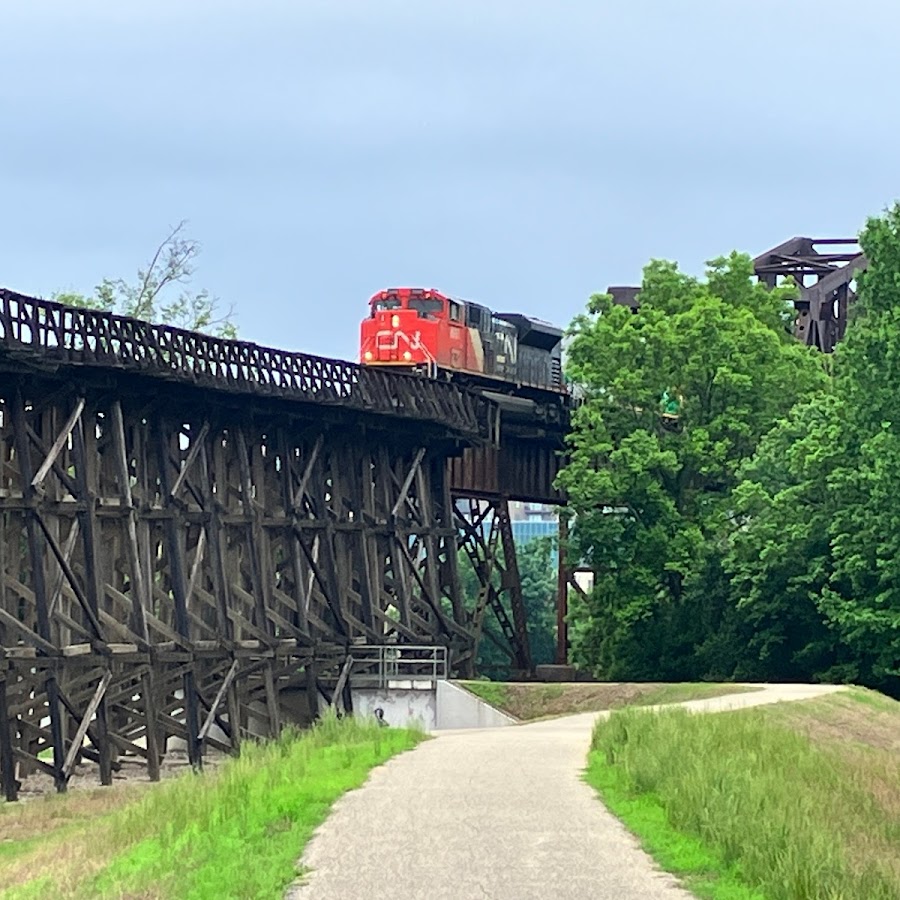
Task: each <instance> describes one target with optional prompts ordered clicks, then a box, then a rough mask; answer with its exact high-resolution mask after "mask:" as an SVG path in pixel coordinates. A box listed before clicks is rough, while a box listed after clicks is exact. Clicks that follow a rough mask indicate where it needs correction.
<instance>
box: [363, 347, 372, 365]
mask: <svg viewBox="0 0 900 900" xmlns="http://www.w3.org/2000/svg"><path fill="white" fill-rule="evenodd" d="M363 359H364V360H365V361H366V362H371V361H372V351H371V350H366V352H365V353H364V354H363Z"/></svg>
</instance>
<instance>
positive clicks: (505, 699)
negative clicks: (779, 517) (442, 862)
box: [462, 681, 509, 709]
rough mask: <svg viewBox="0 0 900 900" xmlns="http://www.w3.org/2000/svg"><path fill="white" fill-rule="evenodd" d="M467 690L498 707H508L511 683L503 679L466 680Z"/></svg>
mask: <svg viewBox="0 0 900 900" xmlns="http://www.w3.org/2000/svg"><path fill="white" fill-rule="evenodd" d="M462 684H463V686H464V687H465V688H466V690H467V691H470V692H471V693H473V694H474V695H475V696H476V697H480V698H481V699H482V700H484V702H485V703H490V704H491V706H495V707H496V708H497V709H506V708H507V706H508V705H509V685H508V684H506V682H503V681H464V682H462Z"/></svg>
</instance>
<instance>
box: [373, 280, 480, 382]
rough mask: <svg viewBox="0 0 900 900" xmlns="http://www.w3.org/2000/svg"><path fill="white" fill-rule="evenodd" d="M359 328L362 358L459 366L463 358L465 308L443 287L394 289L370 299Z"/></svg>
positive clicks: (386, 362)
mask: <svg viewBox="0 0 900 900" xmlns="http://www.w3.org/2000/svg"><path fill="white" fill-rule="evenodd" d="M369 306H370V309H371V312H370V315H369V318H368V319H365V320H364V321H363V323H362V326H361V334H360V358H361V362H363V363H368V364H372V365H393V366H407V367H415V368H421V367H427V368H429V369H433V368H435V367H437V366H446V367H449V368H460V367H462V366H463V365H464V362H465V352H464V351H465V347H464V340H463V338H464V327H463V323H462V306H461V304H460V303H458V302H457V301H455V300H452V299H451V298H449V297H446V296H445V295H444V294H442V293H440V291H435V290H426V289H422V288H394V289H390V290H384V291H379V292H378V293H377V294H374V295H373V296H372V298H371V299H370V300H369Z"/></svg>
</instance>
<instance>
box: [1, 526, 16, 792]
mask: <svg viewBox="0 0 900 900" xmlns="http://www.w3.org/2000/svg"><path fill="white" fill-rule="evenodd" d="M0 609H2V610H4V611H6V512H5V511H0ZM4 637H5V629H4V627H3V626H2V625H0V646H2V644H3V643H4V642H5V641H4ZM11 675H12V669H11V668H9V664H8V663H5V662H0V782H2V788H3V794H4V796H5V797H6V799H7V800H8V801H9V802H12V801H13V800H17V799H18V797H19V782H18V781H17V780H16V758H15V749H14V743H13V742H14V740H15V736H16V732H17V731H18V728H17V727H16V725H17V722H16V720H14V719H11V718H10V715H9V700H8V697H7V692H6V683H7V679H8V678H9V677H10V676H11ZM14 722H16V724H15V725H14V724H13V723H14Z"/></svg>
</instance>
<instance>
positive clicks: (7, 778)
mask: <svg viewBox="0 0 900 900" xmlns="http://www.w3.org/2000/svg"><path fill="white" fill-rule="evenodd" d="M6 678H7V675H6V672H0V775H2V782H3V794H4V796H5V797H6V799H7V800H8V801H9V802H10V803H11V802H12V801H13V800H17V799H18V797H19V782H18V781H17V780H16V760H15V750H14V744H13V728H12V723H11V721H10V715H9V702H8V700H7V697H6Z"/></svg>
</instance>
